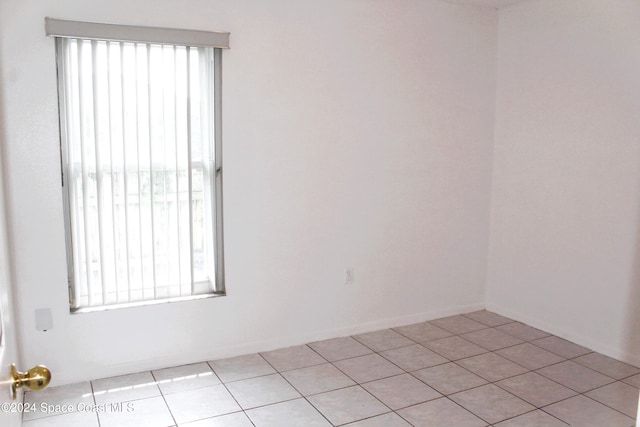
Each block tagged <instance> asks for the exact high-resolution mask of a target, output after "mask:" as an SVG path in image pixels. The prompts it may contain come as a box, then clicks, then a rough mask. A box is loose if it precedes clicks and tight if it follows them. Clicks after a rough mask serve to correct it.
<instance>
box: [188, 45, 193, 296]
mask: <svg viewBox="0 0 640 427" xmlns="http://www.w3.org/2000/svg"><path fill="white" fill-rule="evenodd" d="M190 77H191V48H190V47H187V164H188V165H189V169H188V171H187V177H188V183H189V253H190V254H191V256H190V257H189V284H190V285H191V293H193V290H194V280H193V168H192V164H191V161H192V154H193V153H192V152H191V136H192V133H191V132H192V126H191V118H192V115H191V110H192V106H191V79H190Z"/></svg>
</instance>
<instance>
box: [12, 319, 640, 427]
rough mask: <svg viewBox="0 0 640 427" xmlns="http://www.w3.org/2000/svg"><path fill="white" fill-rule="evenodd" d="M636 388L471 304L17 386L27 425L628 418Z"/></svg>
mask: <svg viewBox="0 0 640 427" xmlns="http://www.w3.org/2000/svg"><path fill="white" fill-rule="evenodd" d="M639 387H640V369H638V368H636V367H634V366H630V365H628V364H625V363H622V362H619V361H617V360H614V359H612V358H610V357H607V356H604V355H602V354H598V353H594V352H592V351H591V350H589V349H587V348H584V347H581V346H579V345H577V344H574V343H571V342H569V341H566V340H563V339H562V338H559V337H556V336H552V335H550V334H547V333H545V332H543V331H540V330H538V329H535V328H532V327H530V326H527V325H524V324H522V323H518V322H515V321H512V320H511V319H507V318H505V317H502V316H499V315H497V314H494V313H491V312H487V311H478V312H474V313H468V314H464V315H460V316H451V317H446V318H443V319H436V320H433V321H430V322H424V323H418V324H414V325H408V326H403V327H399V328H393V329H386V330H382V331H375V332H370V333H366V334H361V335H356V336H353V337H341V338H334V339H330V340H326V341H320V342H314V343H310V344H308V345H301V346H295V347H289V348H284V349H279V350H274V351H268V352H264V353H260V354H251V355H246V356H239V357H234V358H229V359H223V360H213V361H210V362H206V363H205V362H203V363H197V364H193V365H186V366H179V367H175V368H168V369H161V370H156V371H151V372H142V373H138V374H133V375H125V376H120V377H115V378H105V379H98V380H94V381H91V382H84V383H79V384H73V385H68V386H60V387H52V388H50V389H47V390H43V391H40V392H37V393H27V394H26V395H25V403H27V404H29V408H33V407H35V409H36V412H27V413H25V414H24V426H26V427H40V426H52V427H54V426H64V427H73V426H78V427H92V426H100V427H112V426H117V427H122V426H136V427H143V426H151V427H165V426H185V427H186V426H189V427H205V426H209V427H212V426H215V427H249V426H255V427H269V426H274V427H315V426H318V427H324V426H343V425H344V426H350V427H410V426H414V427H426V426H429V427H451V426H456V427H467V426H468V427H475V426H477V427H483V426H485V427H486V426H495V427H527V426H529V427H561V426H567V425H572V426H577V427H590V426H594V427H604V426H606V427H618V426H619V427H632V426H634V425H635V421H634V418H635V416H636V410H637V405H638V388H639ZM43 404H44V405H45V406H44V407H43V406H42V405H43ZM43 408H49V409H48V410H45V411H43V410H42V409H43Z"/></svg>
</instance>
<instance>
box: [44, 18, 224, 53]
mask: <svg viewBox="0 0 640 427" xmlns="http://www.w3.org/2000/svg"><path fill="white" fill-rule="evenodd" d="M44 22H45V31H46V33H47V36H53V37H67V38H80V39H92V40H109V41H118V42H141V43H145V42H146V43H159V44H171V45H184V46H202V47H217V48H223V49H226V48H229V33H217V32H213V31H198V30H183V29H176V28H159V27H139V26H132V25H116V24H102V23H97V22H78V21H64V20H61V19H52V18H45V19H44Z"/></svg>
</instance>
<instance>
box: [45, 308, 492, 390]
mask: <svg viewBox="0 0 640 427" xmlns="http://www.w3.org/2000/svg"><path fill="white" fill-rule="evenodd" d="M482 309H484V305H483V304H470V305H459V306H453V307H449V308H447V309H443V310H433V311H428V312H423V313H418V314H412V315H408V316H401V317H393V318H387V319H382V320H375V321H371V322H365V323H362V324H360V325H356V326H353V327H345V328H338V329H332V330H325V331H318V332H310V333H308V334H304V335H298V336H287V337H280V338H277V339H269V340H264V341H254V342H249V343H243V344H241V345H231V346H227V347H218V348H216V349H213V350H210V351H205V352H203V351H200V352H198V353H193V352H192V351H189V352H188V354H185V352H184V349H179V348H176V351H175V352H174V353H173V354H172V355H170V356H166V357H161V358H154V359H146V360H137V361H134V362H130V363H119V364H114V365H109V366H101V367H100V373H99V375H100V377H101V378H107V377H111V376H117V375H125V374H128V373H137V372H144V371H149V370H154V369H162V368H169V367H173V366H180V365H186V364H190V363H198V362H206V361H209V360H216V359H223V358H226V357H233V356H240V355H244V354H251V353H258V352H264V351H270V350H275V349H278V348H285V347H291V346H294V345H300V344H307V343H311V342H314V341H320V340H325V339H330V338H335V337H344V336H350V335H356V334H362V333H366V332H371V331H376V330H380V329H387V328H394V327H397V326H404V325H410V324H412V323H419V322H425V321H428V320H433V319H438V318H441V317H447V316H453V315H456V314H462V313H470V312H473V311H478V310H482ZM185 356H187V358H185ZM95 376H96V370H95V369H94V368H91V367H87V369H78V370H72V371H61V372H56V375H55V377H54V378H53V379H52V384H51V385H52V386H58V385H65V384H72V383H76V382H80V381H88V380H92V379H98V378H95ZM54 382H55V383H54Z"/></svg>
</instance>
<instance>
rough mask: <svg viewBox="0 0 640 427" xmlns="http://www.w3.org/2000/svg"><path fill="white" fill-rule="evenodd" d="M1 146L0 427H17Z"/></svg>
mask: <svg viewBox="0 0 640 427" xmlns="http://www.w3.org/2000/svg"><path fill="white" fill-rule="evenodd" d="M1 148H2V145H0V426H3V427H18V426H19V425H20V424H21V422H22V416H21V413H20V412H19V411H18V409H20V408H19V407H18V406H17V404H18V403H20V402H22V392H19V393H18V397H17V399H16V400H11V392H10V382H9V378H10V377H9V366H10V365H11V364H12V363H17V357H18V350H17V337H16V328H15V326H14V323H13V311H12V309H13V307H12V305H13V304H12V299H11V298H12V297H11V290H12V288H11V276H10V272H9V266H10V263H9V259H8V257H9V253H8V249H7V245H8V239H7V221H6V206H5V196H4V170H3V163H2V150H1Z"/></svg>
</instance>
